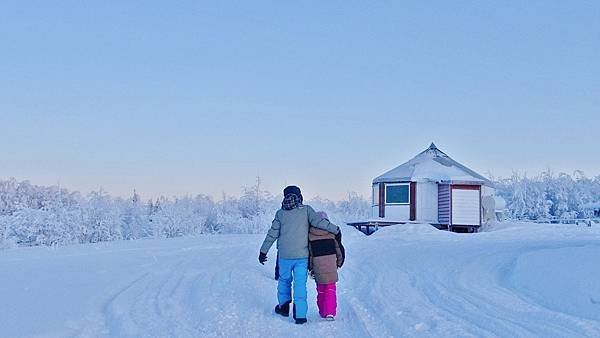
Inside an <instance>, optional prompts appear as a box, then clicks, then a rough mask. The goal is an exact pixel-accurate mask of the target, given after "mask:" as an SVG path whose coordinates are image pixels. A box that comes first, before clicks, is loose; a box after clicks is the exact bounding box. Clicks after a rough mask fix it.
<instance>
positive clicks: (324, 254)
mask: <svg viewBox="0 0 600 338" xmlns="http://www.w3.org/2000/svg"><path fill="white" fill-rule="evenodd" d="M319 214H320V216H321V217H322V218H324V219H327V214H326V213H324V212H320V213H319ZM308 249H309V252H310V256H309V260H310V261H309V266H310V268H311V270H312V273H313V274H314V277H315V282H316V283H317V306H318V307H319V314H320V315H321V317H322V318H328V319H333V318H334V317H335V315H336V307H337V299H336V298H337V297H336V286H335V283H336V282H337V281H338V274H337V269H338V268H340V267H342V265H343V264H344V259H345V250H344V247H343V246H342V233H341V231H340V232H339V233H338V235H334V234H332V233H330V232H327V231H324V230H321V229H318V228H315V227H311V228H310V229H309V232H308Z"/></svg>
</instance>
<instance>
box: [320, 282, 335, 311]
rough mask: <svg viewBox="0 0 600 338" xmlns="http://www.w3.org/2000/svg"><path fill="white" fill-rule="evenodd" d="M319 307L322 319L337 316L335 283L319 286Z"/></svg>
mask: <svg viewBox="0 0 600 338" xmlns="http://www.w3.org/2000/svg"><path fill="white" fill-rule="evenodd" d="M317 306H318V307H319V314H320V315H321V317H322V318H325V317H327V316H328V315H332V316H335V315H336V307H337V299H336V294H335V283H328V284H317Z"/></svg>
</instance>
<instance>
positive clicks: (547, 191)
mask: <svg viewBox="0 0 600 338" xmlns="http://www.w3.org/2000/svg"><path fill="white" fill-rule="evenodd" d="M494 183H495V185H496V194H497V195H499V196H502V197H503V198H504V199H505V200H506V202H507V209H508V214H509V215H508V216H509V217H510V218H512V219H520V220H538V219H548V218H554V217H556V218H588V217H593V216H594V211H596V213H597V212H598V210H600V176H596V177H594V178H588V177H586V176H585V175H584V174H583V172H581V171H575V172H574V173H573V175H568V174H565V173H560V174H558V175H555V174H553V173H552V172H551V171H545V172H543V173H541V174H539V175H537V176H534V177H527V176H526V175H521V174H519V173H513V175H512V176H511V177H509V178H505V179H497V180H495V182H494Z"/></svg>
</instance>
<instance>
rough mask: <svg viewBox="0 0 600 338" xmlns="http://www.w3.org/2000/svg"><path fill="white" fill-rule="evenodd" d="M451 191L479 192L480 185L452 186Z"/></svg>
mask: <svg viewBox="0 0 600 338" xmlns="http://www.w3.org/2000/svg"><path fill="white" fill-rule="evenodd" d="M452 189H461V190H479V191H481V186H480V185H470V184H452Z"/></svg>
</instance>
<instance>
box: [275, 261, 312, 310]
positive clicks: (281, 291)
mask: <svg viewBox="0 0 600 338" xmlns="http://www.w3.org/2000/svg"><path fill="white" fill-rule="evenodd" d="M307 279H308V258H298V259H284V258H279V284H277V300H278V301H279V305H283V304H285V303H286V302H289V301H291V300H292V281H293V282H294V305H295V306H296V318H306V312H307V311H308V304H307V303H306V280H307Z"/></svg>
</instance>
